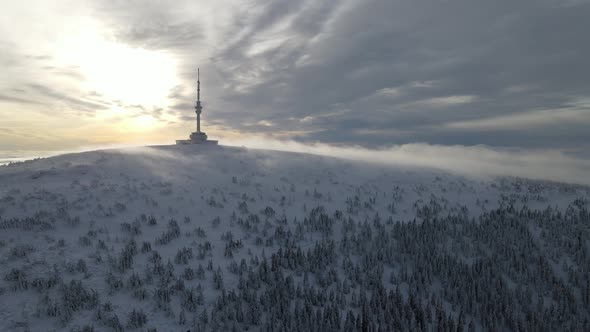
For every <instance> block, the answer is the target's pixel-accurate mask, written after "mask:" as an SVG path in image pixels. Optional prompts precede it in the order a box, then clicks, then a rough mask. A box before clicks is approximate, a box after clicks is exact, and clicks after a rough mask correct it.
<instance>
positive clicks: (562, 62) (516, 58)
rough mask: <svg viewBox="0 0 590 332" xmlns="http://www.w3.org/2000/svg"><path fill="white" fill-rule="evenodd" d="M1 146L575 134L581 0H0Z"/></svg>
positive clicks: (585, 107) (582, 136) (583, 39)
mask: <svg viewBox="0 0 590 332" xmlns="http://www.w3.org/2000/svg"><path fill="white" fill-rule="evenodd" d="M0 12H1V14H0V17H1V19H0V48H1V50H2V51H1V52H0V150H1V149H4V150H26V149H35V150H43V149H56V150H57V149H58V150H66V149H68V148H79V147H80V146H93V145H100V144H126V143H130V144H143V143H166V142H173V141H174V140H175V139H180V138H185V136H188V134H189V133H190V131H192V130H194V129H193V127H194V123H193V117H194V109H193V105H194V98H195V83H196V82H195V74H196V68H197V67H200V68H201V81H202V96H203V100H204V105H205V108H204V111H203V120H204V124H203V128H204V130H206V131H207V132H208V134H209V135H210V136H213V137H215V138H219V139H221V140H223V139H224V138H225V139H228V140H230V139H231V140H234V141H235V140H239V139H240V137H244V135H258V136H264V135H270V136H272V137H274V138H276V139H289V140H296V141H299V142H304V143H305V142H321V143H325V144H341V145H352V144H354V145H361V146H365V147H372V148H376V147H385V146H392V145H400V144H407V143H427V144H434V145H457V146H473V145H487V146H490V147H492V148H494V147H502V148H517V149H550V150H556V151H561V152H565V153H574V154H583V153H584V152H587V151H589V150H590V143H589V142H590V129H589V125H590V42H589V41H590V35H589V32H588V31H590V2H589V1H574V0H569V1H565V0H519V1H514V0H494V1H478V0H476V1H474V0H448V1H443V0H406V1H402V0H328V1H323V0H310V1H294V0H274V1H270V0H266V1H244V0H236V1H227V0H216V1H195V0H190V1H183V0H180V1H146V0H141V1H129V0H125V1H123V0H120V1H114V0H111V1H108V0H95V1H87V0H77V1H65V0H62V1H41V0H39V1H32V0H22V1H9V0H0Z"/></svg>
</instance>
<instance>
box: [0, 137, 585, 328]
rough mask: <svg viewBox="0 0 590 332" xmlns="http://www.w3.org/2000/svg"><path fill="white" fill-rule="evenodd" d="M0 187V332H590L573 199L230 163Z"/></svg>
mask: <svg viewBox="0 0 590 332" xmlns="http://www.w3.org/2000/svg"><path fill="white" fill-rule="evenodd" d="M194 169H198V170H199V172H197V173H194V172H193V170H194ZM0 183H2V186H1V188H2V191H0V229H1V231H0V266H2V269H1V271H2V272H1V273H2V276H1V278H0V279H1V280H0V318H1V319H2V323H1V324H3V325H1V326H0V328H1V329H3V330H15V331H37V330H44V331H51V330H54V331H62V330H66V331H134V330H137V331H186V330H190V331H232V330H235V331H242V330H249V331H558V330H559V331H589V330H590V188H588V187H584V186H576V185H569V184H560V183H550V182H542V181H533V180H524V179H518V178H485V179H483V178H479V179H478V178H466V177H460V176H457V175H451V174H446V173H443V172H437V171H430V170H411V169H401V168H400V169H397V168H396V169H388V168H385V167H382V166H378V165H370V164H360V163H353V162H344V161H340V160H335V159H329V158H321V157H313V156H307V155H296V154H286V153H278V152H261V151H249V150H242V149H233V150H232V149H227V148H223V149H220V150H215V151H211V152H209V154H208V155H203V154H201V155H198V156H196V157H193V158H186V159H183V158H180V157H178V155H177V154H176V152H175V151H168V150H162V151H156V152H154V151H149V152H145V151H144V152H142V153H129V154H126V153H122V152H118V151H111V152H92V153H85V154H77V155H67V156H62V157H56V158H49V159H44V160H36V161H31V162H25V163H18V164H12V165H8V166H4V167H0Z"/></svg>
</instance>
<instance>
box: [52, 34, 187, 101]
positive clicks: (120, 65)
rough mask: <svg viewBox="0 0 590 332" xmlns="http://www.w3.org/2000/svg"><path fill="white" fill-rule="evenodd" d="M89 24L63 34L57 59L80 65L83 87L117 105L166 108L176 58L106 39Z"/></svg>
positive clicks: (175, 80)
mask: <svg viewBox="0 0 590 332" xmlns="http://www.w3.org/2000/svg"><path fill="white" fill-rule="evenodd" d="M99 31H100V30H99V29H97V28H96V27H94V26H88V27H85V28H82V29H80V30H79V31H78V32H76V33H74V34H71V35H68V36H66V37H64V39H63V40H62V41H61V47H60V51H59V54H58V58H59V59H60V60H61V61H62V62H64V63H66V64H68V65H70V66H75V67H77V68H79V71H80V73H81V74H82V75H83V76H84V78H85V83H84V86H83V88H84V89H86V90H87V91H94V92H96V93H97V94H98V95H99V96H100V97H101V98H104V99H108V100H110V101H112V102H113V103H115V104H119V105H141V106H143V107H146V108H147V107H151V106H158V107H165V106H166V105H167V103H168V94H169V91H170V89H171V88H172V87H174V86H175V85H176V84H177V81H178V79H177V77H176V60H175V59H174V58H173V57H172V56H171V55H170V54H168V53H166V52H163V51H154V50H147V49H142V48H136V47H131V46H129V45H126V44H123V43H119V42H115V41H112V40H108V39H107V38H105V37H103V35H102V34H100V33H99Z"/></svg>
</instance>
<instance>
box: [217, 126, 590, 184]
mask: <svg viewBox="0 0 590 332" xmlns="http://www.w3.org/2000/svg"><path fill="white" fill-rule="evenodd" d="M227 143H228V144H230V145H235V146H240V145H244V146H248V147H253V148H261V149H270V150H279V151H290V152H299V153H310V154H316V155H322V156H329V157H335V158H341V159H348V160H356V161H363V162H369V163H375V164H383V165H389V166H397V167H399V166H401V167H425V168H434V169H440V170H444V171H448V172H453V173H457V174H460V175H467V176H476V177H482V176H483V177H490V176H491V177H495V176H514V177H522V178H529V179H538V180H549V181H558V182H568V183H575V184H585V185H590V177H588V174H590V160H588V159H584V158H580V157H576V156H571V155H566V154H564V153H562V152H560V151H556V150H547V149H543V150H523V149H498V148H492V147H489V146H483V145H478V146H469V147H467V146H462V145H452V146H449V145H432V144H426V143H413V144H403V145H392V146H388V147H383V148H380V149H367V148H364V147H360V146H335V145H330V144H321V143H316V144H304V143H300V142H295V141H284V140H273V139H269V138H268V137H253V138H250V139H247V140H240V141H229V142H227Z"/></svg>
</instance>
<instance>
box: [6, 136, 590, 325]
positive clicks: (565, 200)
mask: <svg viewBox="0 0 590 332" xmlns="http://www.w3.org/2000/svg"><path fill="white" fill-rule="evenodd" d="M355 197H357V198H359V199H360V207H358V210H357V211H355V212H354V213H352V212H351V213H348V212H346V209H347V203H346V202H347V200H354V199H355ZM502 197H504V198H506V197H510V199H512V201H513V202H514V203H515V204H516V205H518V204H523V203H527V204H528V206H529V207H539V208H544V207H546V206H547V205H551V206H555V207H561V208H563V207H565V206H566V205H567V204H569V203H571V202H572V201H574V200H575V199H577V198H580V197H582V198H586V199H588V198H590V189H589V187H586V186H577V185H568V184H560V183H552V182H542V181H529V180H524V179H519V178H476V177H462V176H458V175H453V174H450V173H446V172H443V171H437V170H432V169H425V168H412V167H408V166H399V167H396V166H391V165H388V166H384V165H379V164H376V163H371V161H366V162H359V161H346V160H343V159H338V158H331V157H330V158H329V157H321V156H317V155H307V154H300V153H289V152H278V151H267V150H253V149H247V148H235V147H225V146H219V147H208V146H190V145H187V146H159V147H143V148H127V149H113V150H101V151H91V152H83V153H74V154H64V155H60V156H56V157H51V158H46V159H38V160H33V161H26V162H21V163H15V164H11V165H6V166H0V218H1V219H0V220H7V219H10V218H24V217H33V216H35V215H37V216H41V217H40V218H46V219H47V220H49V221H50V222H51V223H53V224H54V225H55V227H54V228H52V229H46V230H31V231H24V230H22V229H18V228H8V229H3V230H0V241H1V246H0V270H1V273H0V274H1V275H0V287H2V290H1V291H0V330H1V331H10V330H19V329H20V330H27V329H30V330H33V331H60V330H69V329H70V328H73V327H75V326H82V325H84V324H86V323H87V322H92V321H93V319H94V317H93V315H94V314H93V311H92V310H80V311H76V312H75V313H74V315H73V318H72V320H71V321H69V322H67V323H66V324H65V325H64V324H62V323H60V322H59V320H58V319H57V318H47V317H39V316H38V314H36V308H37V305H38V303H39V301H40V300H39V299H40V295H39V294H38V292H37V291H36V290H33V289H27V290H23V291H19V292H14V291H12V290H10V283H9V282H8V281H7V280H5V278H4V275H5V274H6V273H8V272H9V271H10V270H11V269H13V268H22V269H23V270H24V271H25V272H26V274H27V276H28V278H29V279H32V278H34V277H36V276H46V275H47V274H48V273H49V271H52V270H53V269H54V268H57V269H58V270H59V271H62V278H63V280H64V281H69V280H74V279H78V280H82V282H83V284H84V285H85V286H88V287H92V288H93V289H95V290H97V291H98V293H99V295H100V301H101V302H105V301H110V302H111V303H112V304H113V307H114V311H115V312H118V313H119V317H120V318H121V321H122V322H125V321H126V318H127V315H128V313H129V312H130V311H131V309H134V308H137V309H139V308H141V309H143V310H144V312H146V313H147V315H148V323H147V326H149V327H155V328H157V329H158V331H180V330H183V328H182V327H180V326H179V325H178V323H177V322H178V309H177V308H178V306H179V304H178V303H177V302H175V301H177V300H173V301H172V306H173V311H175V312H176V314H175V316H173V317H170V316H168V315H166V314H164V313H162V312H161V311H158V310H155V309H154V305H153V303H151V302H150V301H143V302H140V301H137V300H136V299H134V298H133V297H132V296H131V294H130V293H129V292H128V291H122V292H118V293H115V294H109V292H108V290H107V286H106V285H105V276H106V273H107V265H108V262H107V256H108V254H105V253H102V261H98V260H97V259H96V257H97V255H98V249H96V243H97V241H98V240H99V239H102V240H103V241H104V242H105V243H106V246H107V247H108V252H110V253H112V254H113V256H115V255H116V253H118V252H119V251H120V250H121V248H122V247H123V246H124V244H125V242H126V241H127V240H128V239H129V238H130V237H131V235H129V234H127V233H126V232H125V231H123V230H122V226H121V223H125V222H126V223H133V222H134V221H135V220H138V218H139V217H140V215H142V214H145V215H148V216H149V215H153V216H154V217H155V218H156V220H157V223H158V224H157V225H155V226H147V225H143V226H142V228H141V234H139V235H135V236H134V239H135V240H136V241H137V244H138V246H139V247H140V248H141V244H142V242H143V241H151V246H152V248H153V249H157V250H158V252H159V253H160V254H161V256H162V261H163V262H164V263H165V262H167V261H168V260H171V261H173V260H174V257H175V254H176V252H177V251H178V249H179V248H183V247H189V248H191V247H192V248H193V250H194V251H195V252H196V246H197V244H198V243H201V242H202V241H203V240H202V239H199V238H197V237H195V236H193V235H191V232H192V231H193V230H194V229H196V228H197V227H201V228H202V229H203V230H204V231H205V232H206V236H207V237H206V239H207V240H208V241H210V242H211V244H212V251H211V254H210V257H208V258H207V259H205V260H203V261H198V260H196V259H193V262H192V263H191V264H192V265H193V266H194V265H196V264H197V263H201V264H202V265H203V266H204V267H205V266H206V264H207V261H208V259H211V260H212V261H213V265H214V267H215V268H217V266H221V268H222V269H225V268H226V266H227V265H228V264H229V262H230V260H229V259H228V258H226V257H224V243H225V242H224V241H222V240H221V236H222V235H223V234H225V233H227V232H228V231H231V232H232V233H233V237H234V239H241V240H242V242H243V243H244V248H243V249H241V250H240V251H239V252H238V253H236V254H235V256H234V260H236V261H238V262H239V259H241V258H246V259H248V258H250V257H252V256H253V255H262V252H263V251H264V250H266V251H269V250H270V249H269V248H265V247H261V246H255V245H254V236H250V235H247V234H245V233H243V232H242V231H241V230H240V228H239V227H238V225H236V223H235V219H232V214H234V213H236V214H238V215H239V209H238V206H239V204H240V203H241V202H246V203H247V208H248V210H249V212H250V213H256V214H259V215H260V216H261V217H262V215H263V214H262V211H263V210H264V209H265V208H266V207H271V208H272V209H273V210H274V211H276V216H277V217H278V218H280V217H281V216H283V215H284V216H286V217H287V219H288V220H287V221H288V222H292V221H293V220H294V219H296V220H299V221H301V220H303V219H304V218H305V217H306V215H307V213H308V212H309V210H310V209H312V208H314V207H316V206H323V207H324V208H325V210H326V211H327V212H328V213H330V214H332V213H334V212H335V211H336V210H340V211H343V212H345V215H347V216H348V215H350V216H353V218H354V220H355V221H360V222H362V221H365V220H371V219H372V218H373V217H374V216H375V214H379V215H380V216H381V217H382V218H389V217H391V218H392V219H393V220H394V221H402V222H406V221H411V220H414V219H417V220H418V221H420V218H419V217H418V216H417V215H416V207H417V206H421V205H425V204H428V202H429V201H431V200H433V199H434V200H436V201H437V202H439V203H441V204H442V207H443V214H448V213H457V212H459V211H461V209H462V208H467V211H468V212H467V213H468V214H469V215H473V216H476V215H479V214H481V213H482V212H485V211H489V210H491V209H494V208H496V207H498V205H499V204H500V201H501V200H502V199H501V198H502ZM369 198H372V199H373V202H367V200H368V199H369ZM392 202H395V212H392V211H391V209H390V208H389V205H390V204H391V203H392ZM216 218H219V222H214V220H215V219H216ZM262 218H263V219H262V220H264V217H262ZM170 219H175V220H177V221H178V224H179V226H180V228H181V236H180V237H179V238H177V239H175V240H173V241H172V242H171V243H170V244H168V245H162V246H157V245H155V243H154V239H155V238H157V237H158V236H159V235H160V234H162V232H164V231H165V230H166V225H167V223H168V221H169V220H170ZM336 227H338V226H336ZM89 231H95V232H96V233H98V236H96V237H95V238H91V239H90V240H91V242H92V245H90V246H83V245H82V244H81V241H82V240H81V239H82V238H83V237H85V236H88V234H89ZM60 240H64V242H63V244H58V243H59V241H60ZM302 243H303V245H309V246H311V245H312V244H313V243H314V239H313V238H308V239H306V240H305V241H303V242H302ZM19 245H21V246H24V245H30V246H31V247H32V250H31V252H30V253H29V254H28V255H26V257H24V258H18V257H17V258H15V257H13V256H14V255H11V253H10V249H11V248H13V247H16V246H19ZM79 259H84V260H85V261H86V262H87V264H88V272H87V273H85V274H79V273H76V272H73V273H69V272H66V271H65V267H66V266H67V264H68V263H76V262H77V261H78V260H79ZM148 265H149V263H148V254H145V253H139V254H138V256H137V258H136V260H135V264H134V267H133V271H136V272H137V273H139V274H142V273H143V271H144V268H145V267H147V266H148ZM183 268H184V267H183ZM181 272H182V269H177V273H181ZM128 275H129V272H128V273H127V276H128ZM210 279H211V276H210V272H209V271H207V280H204V281H203V280H194V281H187V282H186V284H187V286H190V285H192V286H195V285H197V284H198V283H201V284H202V286H203V288H204V292H205V306H207V305H212V301H213V300H214V296H216V294H218V293H219V291H217V290H214V289H213V288H212V286H211V280H210ZM236 282H237V278H236V277H235V276H234V275H232V274H230V273H227V272H225V273H224V283H225V287H226V288H232V287H234V286H235V283H236ZM95 327H96V329H97V330H102V328H104V327H100V325H96V326H95ZM184 330H186V328H184Z"/></svg>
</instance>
